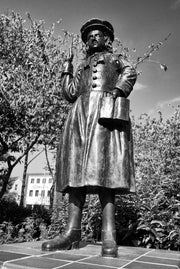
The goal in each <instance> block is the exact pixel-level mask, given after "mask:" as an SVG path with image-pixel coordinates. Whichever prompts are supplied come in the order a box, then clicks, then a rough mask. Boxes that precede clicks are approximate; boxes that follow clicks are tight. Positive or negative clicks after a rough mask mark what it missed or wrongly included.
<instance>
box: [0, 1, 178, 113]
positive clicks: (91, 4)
mask: <svg viewBox="0 0 180 269" xmlns="http://www.w3.org/2000/svg"><path fill="white" fill-rule="evenodd" d="M7 9H9V10H14V11H15V12H19V13H20V15H21V16H22V17H23V18H26V14H25V13H26V12H29V13H30V14H31V16H32V18H33V19H36V20H42V19H43V20H45V22H46V24H47V28H49V26H50V25H51V24H52V23H54V22H57V21H58V20H59V18H62V23H61V24H60V26H58V27H59V31H60V30H61V29H62V28H63V29H66V30H68V31H70V32H74V33H76V34H78V33H79V30H80V28H81V26H82V24H83V23H85V22H86V21H87V20H89V19H91V18H101V19H104V20H108V21H110V22H111V23H112V25H113V26H114V29H115V35H116V36H117V37H119V38H120V40H121V41H122V42H123V44H124V45H127V46H128V47H130V48H132V49H133V48H136V50H137V52H136V55H137V56H142V55H143V53H144V52H145V48H147V47H148V45H150V44H151V43H156V42H158V41H161V40H163V39H164V38H165V37H166V36H167V35H168V34H169V33H171V36H170V38H169V39H168V41H167V42H166V43H165V45H164V46H163V47H162V48H161V49H160V50H159V51H158V52H157V53H155V54H154V55H153V56H152V59H153V60H155V61H158V62H160V63H162V64H166V65H167V66H168V70H167V71H166V72H165V71H163V70H161V69H160V68H159V65H156V64H153V63H151V64H150V63H147V64H143V65H141V66H139V69H140V70H141V71H142V75H141V76H139V77H138V81H137V83H136V86H135V88H134V91H133V92H132V93H131V96H130V101H131V109H132V114H134V115H135V116H136V117H138V116H139V115H140V114H141V113H144V112H146V113H149V114H151V115H152V116H157V115H158V114H157V111H158V110H161V111H162V112H163V113H164V116H165V117H168V116H169V115H170V114H171V113H172V109H170V108H169V106H168V105H169V104H172V105H174V106H177V105H178V104H180V30H179V25H180V0H151V1H150V0H30V1H28V0H1V1H0V10H1V13H5V12H6V11H7Z"/></svg>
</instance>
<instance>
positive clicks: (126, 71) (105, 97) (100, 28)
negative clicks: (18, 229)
mask: <svg viewBox="0 0 180 269" xmlns="http://www.w3.org/2000/svg"><path fill="white" fill-rule="evenodd" d="M81 37H82V41H83V42H84V43H85V44H86V58H85V59H84V61H83V62H82V63H81V64H80V65H79V67H78V69H77V71H76V74H75V75H73V65H72V59H73V55H71V56H70V57H69V59H68V60H67V61H66V62H65V65H64V72H63V78H62V89H63V93H64V96H65V98H66V99H67V100H68V101H69V102H72V103H73V106H72V109H71V111H70V112H69V115H68V118H67V120H66V123H65V127H64V133H63V137H62V141H61V142H60V147H59V150H58V153H57V166H56V178H57V190H58V191H60V192H63V193H69V221H68V225H67V228H66V231H65V233H64V234H63V235H60V237H58V238H55V239H54V240H51V241H48V242H45V243H43V245H42V249H43V250H49V251H50V250H61V249H69V248H71V247H78V244H79V241H80V239H81V216H82V209H83V205H84V202H85V197H86V194H87V193H91V194H99V198H100V203H101V206H102V255H103V256H110V257H116V256H117V244H116V230H115V205H114V202H115V195H116V194H122V193H123V194H124V193H129V192H134V191H135V182H134V181H135V180H134V166H133V147H132V135H131V124H130V120H129V115H128V100H127V99H126V98H127V97H128V95H129V94H130V92H131V91H132V89H133V85H134V83H135V81H136V76H137V75H136V71H135V70H134V68H133V67H132V66H131V65H130V64H129V62H127V61H126V60H125V59H124V58H123V57H122V55H118V54H113V50H112V43H113V41H114V29H113V27H112V25H111V24H110V23H109V22H107V21H102V20H100V19H92V20H89V21H88V22H87V23H85V24H84V25H83V26H82V28H81ZM109 113H110V114H111V115H110V116H108V115H107V114H109Z"/></svg>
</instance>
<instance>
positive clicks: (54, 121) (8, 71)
mask: <svg viewBox="0 0 180 269" xmlns="http://www.w3.org/2000/svg"><path fill="white" fill-rule="evenodd" d="M28 20H29V24H28V23H26V24H25V22H24V21H23V19H22V17H21V16H20V15H19V14H16V13H14V12H12V13H10V14H8V15H1V16H0V102H1V108H0V161H1V167H0V184H1V186H2V188H1V191H0V198H1V197H2V196H3V194H4V193H5V191H6V187H7V184H8V180H9V178H10V175H11V172H12V170H13V168H14V167H15V166H16V165H17V163H19V162H20V161H21V159H22V158H23V157H24V156H25V155H26V154H28V152H29V151H30V150H32V149H34V148H35V145H37V144H48V146H49V147H52V146H53V147H54V146H55V144H56V141H57V136H59V134H60V132H61V128H62V125H63V122H64V119H65V117H66V115H67V111H68V109H69V105H68V104H67V102H66V101H64V99H63V98H62V93H61V91H60V89H61V85H60V82H61V72H62V65H63V62H64V60H65V59H66V51H65V50H64V48H66V46H68V44H69V43H68V42H69V38H70V35H69V34H67V33H66V32H64V34H63V36H62V37H61V36H59V37H57V38H55V37H54V25H53V26H52V27H51V28H50V29H49V30H45V29H44V22H43V21H39V22H35V21H33V20H32V19H31V17H30V15H29V14H28ZM25 26H26V27H25ZM74 42H75V41H74ZM17 153H18V155H17ZM17 156H18V157H17Z"/></svg>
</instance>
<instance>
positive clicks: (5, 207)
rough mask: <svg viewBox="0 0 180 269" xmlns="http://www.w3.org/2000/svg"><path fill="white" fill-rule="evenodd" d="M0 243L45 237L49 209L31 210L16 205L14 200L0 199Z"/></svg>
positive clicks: (48, 222) (48, 220)
mask: <svg viewBox="0 0 180 269" xmlns="http://www.w3.org/2000/svg"><path fill="white" fill-rule="evenodd" d="M0 211H1V215H0V244H3V243H15V242H26V241H32V240H40V239H42V238H46V237H47V228H46V227H47V226H48V225H50V211H49V210H47V209H45V208H40V207H38V208H34V209H33V210H31V209H27V208H24V207H21V206H18V205H17V204H16V203H15V202H9V201H6V200H4V199H2V200H1V201H0Z"/></svg>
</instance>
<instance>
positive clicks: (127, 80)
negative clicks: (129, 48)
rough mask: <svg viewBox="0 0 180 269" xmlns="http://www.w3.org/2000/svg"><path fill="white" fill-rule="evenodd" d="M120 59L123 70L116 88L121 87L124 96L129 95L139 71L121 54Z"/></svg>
mask: <svg viewBox="0 0 180 269" xmlns="http://www.w3.org/2000/svg"><path fill="white" fill-rule="evenodd" d="M119 61H120V66H121V68H120V69H121V72H120V75H119V78H118V81H117V83H116V85H115V88H116V89H119V90H120V91H121V92H122V93H123V95H124V97H128V96H129V94H130V93H131V91H132V89H133V86H134V84H135V82H136V79H137V73H136V70H135V69H134V67H132V65H131V64H130V63H129V62H128V61H126V60H125V59H124V58H123V57H122V55H120V56H119Z"/></svg>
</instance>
